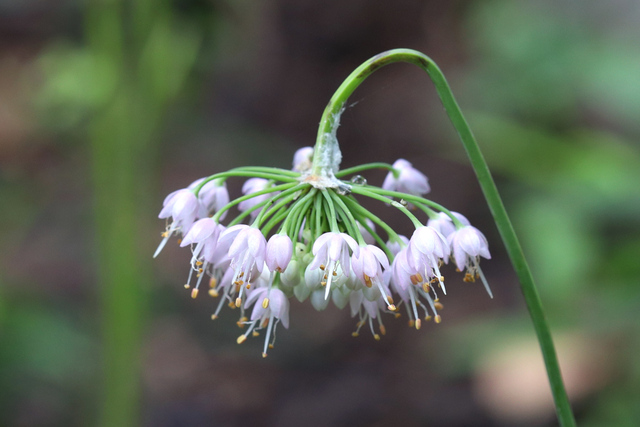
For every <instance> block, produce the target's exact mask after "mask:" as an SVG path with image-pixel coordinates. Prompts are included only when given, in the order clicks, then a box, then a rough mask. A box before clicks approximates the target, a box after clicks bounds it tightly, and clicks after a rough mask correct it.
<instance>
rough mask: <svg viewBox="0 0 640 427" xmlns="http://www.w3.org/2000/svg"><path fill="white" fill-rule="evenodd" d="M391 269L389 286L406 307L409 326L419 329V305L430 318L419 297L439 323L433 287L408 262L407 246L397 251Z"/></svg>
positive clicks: (427, 317)
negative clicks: (432, 295)
mask: <svg viewBox="0 0 640 427" xmlns="http://www.w3.org/2000/svg"><path fill="white" fill-rule="evenodd" d="M391 270H392V275H391V287H392V288H393V289H394V290H395V291H396V293H397V294H398V295H399V296H400V298H401V299H402V300H403V301H404V303H405V304H404V306H405V307H406V308H407V315H408V316H409V326H415V328H416V329H420V326H421V324H422V321H421V320H420V315H419V314H418V308H419V307H420V308H422V310H423V311H424V313H425V315H426V317H425V318H426V319H430V318H431V316H430V315H429V312H428V310H427V307H426V306H425V305H424V304H423V303H422V301H421V299H423V300H425V301H426V302H427V304H428V306H429V308H430V309H431V311H432V312H433V314H434V315H435V321H436V323H440V315H438V312H437V308H438V306H439V305H440V306H441V304H440V303H439V302H438V298H437V296H436V295H435V289H434V288H433V287H432V286H430V283H429V281H426V282H425V280H424V277H423V273H422V272H420V271H418V269H416V268H414V267H413V266H412V264H411V263H410V262H409V253H408V247H406V248H403V249H401V250H400V252H398V254H397V255H396V257H395V258H394V260H393V264H392V265H391ZM431 293H433V294H434V298H432V297H431Z"/></svg>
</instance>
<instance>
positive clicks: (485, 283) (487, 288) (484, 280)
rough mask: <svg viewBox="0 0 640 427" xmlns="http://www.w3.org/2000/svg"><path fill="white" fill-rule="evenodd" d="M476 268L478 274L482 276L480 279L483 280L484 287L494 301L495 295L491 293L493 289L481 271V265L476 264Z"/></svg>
mask: <svg viewBox="0 0 640 427" xmlns="http://www.w3.org/2000/svg"><path fill="white" fill-rule="evenodd" d="M476 266H477V268H478V274H479V275H480V279H481V280H482V284H483V285H484V288H485V290H486V291H487V293H488V294H489V297H490V298H492V299H493V293H492V292H491V288H489V283H488V282H487V279H486V277H484V273H483V272H482V270H481V269H480V266H479V265H477V264H476Z"/></svg>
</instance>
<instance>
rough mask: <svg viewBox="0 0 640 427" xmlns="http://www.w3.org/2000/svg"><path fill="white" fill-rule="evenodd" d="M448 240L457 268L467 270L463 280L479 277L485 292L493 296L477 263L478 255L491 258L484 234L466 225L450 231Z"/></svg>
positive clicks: (472, 279) (473, 280) (467, 280)
mask: <svg viewBox="0 0 640 427" xmlns="http://www.w3.org/2000/svg"><path fill="white" fill-rule="evenodd" d="M448 240H449V244H450V245H451V253H452V255H453V259H454V260H455V262H456V266H457V267H458V270H460V271H464V270H465V269H466V270H467V273H466V274H465V277H464V280H465V282H475V280H476V278H478V277H479V278H480V279H481V280H482V284H483V285H484V287H485V289H486V290H487V293H488V294H489V296H490V297H491V298H493V294H492V293H491V289H490V288H489V284H488V283H487V280H486V278H485V277H484V274H483V273H482V270H481V269H480V265H479V263H480V257H483V258H486V259H491V254H490V253H489V243H488V242H487V239H486V237H484V234H482V232H480V230H478V229H477V228H475V227H474V226H472V225H466V226H464V227H462V228H460V229H458V230H456V231H455V232H453V233H451V234H450V235H449V237H448Z"/></svg>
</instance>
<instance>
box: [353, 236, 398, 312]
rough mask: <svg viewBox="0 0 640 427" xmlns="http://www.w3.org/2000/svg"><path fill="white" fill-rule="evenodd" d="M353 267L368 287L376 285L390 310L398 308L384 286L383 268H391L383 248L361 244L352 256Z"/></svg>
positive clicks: (357, 275)
mask: <svg viewBox="0 0 640 427" xmlns="http://www.w3.org/2000/svg"><path fill="white" fill-rule="evenodd" d="M351 268H352V270H353V272H354V273H355V275H356V277H357V278H358V280H360V281H361V282H362V283H363V284H364V285H365V286H366V287H367V288H371V287H372V286H374V285H375V286H376V288H377V289H378V290H379V291H380V293H381V295H382V298H383V299H384V301H385V302H386V304H387V307H388V308H389V310H391V311H394V310H395V309H396V306H395V305H393V300H392V299H391V297H390V296H389V295H388V293H387V291H386V290H385V289H384V288H383V286H382V269H383V268H384V269H385V270H386V269H387V268H389V259H388V258H387V255H386V254H385V253H384V252H383V251H382V249H380V248H378V247H377V246H373V245H366V246H360V250H359V251H358V252H357V253H356V252H354V253H353V255H352V256H351Z"/></svg>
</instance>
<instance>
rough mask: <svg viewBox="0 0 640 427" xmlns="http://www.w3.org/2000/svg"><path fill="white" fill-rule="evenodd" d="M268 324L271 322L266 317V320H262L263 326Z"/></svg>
mask: <svg viewBox="0 0 640 427" xmlns="http://www.w3.org/2000/svg"><path fill="white" fill-rule="evenodd" d="M268 324H269V319H264V321H263V322H262V327H263V328H266V327H267V325H268Z"/></svg>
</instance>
